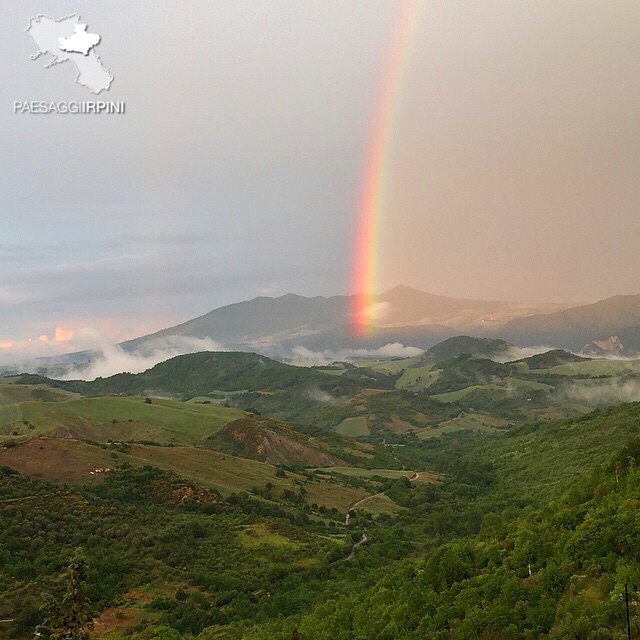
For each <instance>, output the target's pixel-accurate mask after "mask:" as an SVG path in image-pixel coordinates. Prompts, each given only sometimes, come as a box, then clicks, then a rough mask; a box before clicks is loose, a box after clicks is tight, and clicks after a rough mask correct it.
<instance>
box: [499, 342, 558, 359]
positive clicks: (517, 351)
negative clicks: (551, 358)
mask: <svg viewBox="0 0 640 640" xmlns="http://www.w3.org/2000/svg"><path fill="white" fill-rule="evenodd" d="M557 348H558V347H552V346H550V345H538V346H534V347H517V346H512V347H510V348H509V349H507V351H504V352H502V353H500V354H498V355H496V356H493V357H492V358H491V360H495V362H513V361H514V360H522V359H523V358H531V357H532V356H537V355H538V354H540V353H547V351H553V350H554V349H557Z"/></svg>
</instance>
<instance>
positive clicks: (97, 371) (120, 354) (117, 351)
mask: <svg viewBox="0 0 640 640" xmlns="http://www.w3.org/2000/svg"><path fill="white" fill-rule="evenodd" d="M78 337H79V339H81V340H82V341H83V342H84V344H85V345H86V347H85V348H88V349H90V350H91V351H92V352H94V353H95V354H96V355H95V356H94V357H92V359H91V362H90V363H89V364H87V365H74V366H70V367H69V368H68V369H67V370H66V371H65V372H64V373H63V374H62V375H61V376H59V377H60V378H61V379H62V380H95V379H96V378H98V377H102V378H106V377H108V376H112V375H115V374H116V373H124V372H127V373H141V372H142V371H146V370H147V369H150V368H151V367H153V366H155V365H156V364H158V363H159V362H164V361H165V360H168V359H169V358H175V357H176V356H180V355H184V354H186V353H196V352H198V351H224V350H225V349H224V347H222V345H220V344H219V343H217V342H215V341H214V340H211V339H209V338H188V337H185V336H171V337H168V338H165V339H158V340H154V341H152V342H150V343H147V344H146V345H145V348H144V352H143V353H140V352H133V351H125V350H124V349H123V348H122V347H120V346H119V345H116V344H113V343H111V342H110V341H109V340H108V339H106V338H105V337H104V336H102V335H100V334H98V333H96V332H94V331H90V330H84V331H81V332H79V336H78Z"/></svg>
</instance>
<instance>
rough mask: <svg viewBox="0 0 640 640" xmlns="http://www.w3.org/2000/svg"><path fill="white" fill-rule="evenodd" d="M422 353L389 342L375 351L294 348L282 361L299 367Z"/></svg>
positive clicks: (414, 348) (405, 356) (416, 349)
mask: <svg viewBox="0 0 640 640" xmlns="http://www.w3.org/2000/svg"><path fill="white" fill-rule="evenodd" d="M422 353H424V351H423V350H422V349H418V348H417V347H405V346H404V345H403V344H400V343H399V342H390V343H388V344H385V345H384V346H383V347H379V348H377V349H339V350H337V351H332V350H326V351H312V350H311V349H307V348H306V347H294V348H293V349H292V350H291V356H290V357H284V358H283V359H285V360H287V361H289V362H292V363H294V364H297V365H299V366H313V365H323V364H330V363H331V362H335V361H336V360H340V361H346V362H350V361H352V360H358V359H360V358H381V359H386V358H410V357H412V356H418V355H420V354H422Z"/></svg>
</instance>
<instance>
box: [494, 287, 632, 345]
mask: <svg viewBox="0 0 640 640" xmlns="http://www.w3.org/2000/svg"><path fill="white" fill-rule="evenodd" d="M499 334H500V336H501V337H503V338H505V339H507V340H511V341H512V342H515V343H517V344H522V345H539V344H549V345H553V346H557V347H563V348H565V349H571V350H573V351H578V350H580V349H581V348H582V347H583V346H584V345H585V344H587V343H589V342H592V341H593V340H606V339H608V338H609V337H610V336H617V337H618V338H619V339H620V341H621V342H622V343H623V344H624V345H625V347H626V349H627V350H630V351H633V352H639V351H640V295H632V296H614V297H612V298H607V299H606V300H601V301H600V302H596V303H594V304H588V305H584V306H580V307H573V308H570V309H564V310H562V311H557V312H555V313H548V314H538V315H532V316H529V317H527V318H516V319H514V320H511V321H509V322H507V323H506V324H505V325H504V326H503V327H501V328H500V330H499Z"/></svg>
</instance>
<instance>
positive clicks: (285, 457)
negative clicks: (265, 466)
mask: <svg viewBox="0 0 640 640" xmlns="http://www.w3.org/2000/svg"><path fill="white" fill-rule="evenodd" d="M207 444H210V445H211V446H213V447H214V448H215V449H218V450H219V451H226V452H228V453H231V454H233V455H237V456H241V457H245V458H251V459H253V460H260V461H261V462H268V463H269V464H281V465H290V466H305V467H329V466H333V465H339V464H343V462H342V461H341V460H340V459H339V458H336V457H335V456H333V455H331V454H330V453H327V452H326V451H323V450H322V449H321V448H319V447H318V446H317V445H316V444H314V443H313V441H312V439H311V438H309V437H308V436H304V435H303V434H300V433H297V432H296V431H294V430H293V429H292V428H291V427H289V426H287V425H286V424H284V423H282V422H279V421H276V420H272V419H268V418H264V417H261V416H253V415H249V416H248V417H246V418H239V419H238V420H234V421H233V422H230V423H229V424H227V425H226V426H225V427H223V428H222V429H221V430H220V431H218V432H217V433H216V434H214V435H213V436H211V437H210V438H208V439H207Z"/></svg>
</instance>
